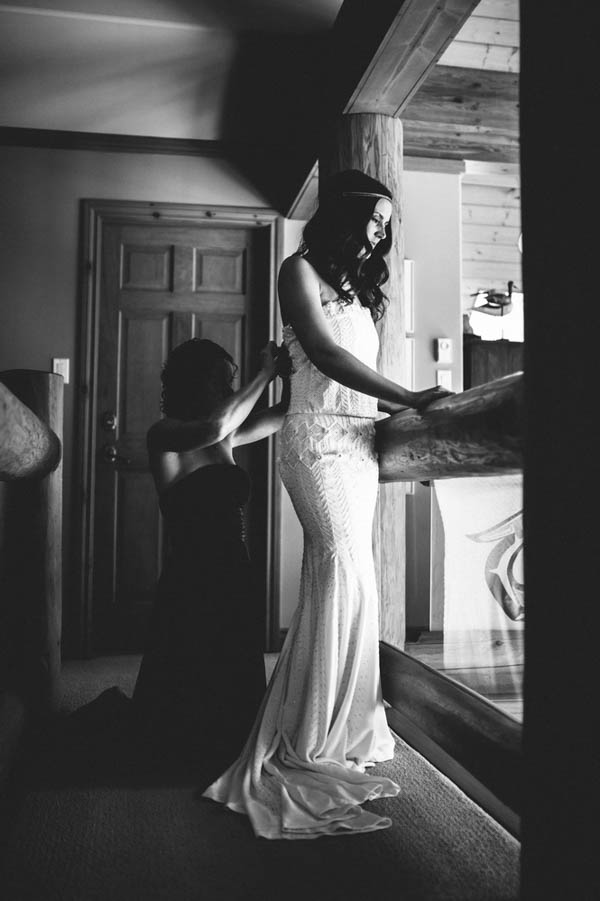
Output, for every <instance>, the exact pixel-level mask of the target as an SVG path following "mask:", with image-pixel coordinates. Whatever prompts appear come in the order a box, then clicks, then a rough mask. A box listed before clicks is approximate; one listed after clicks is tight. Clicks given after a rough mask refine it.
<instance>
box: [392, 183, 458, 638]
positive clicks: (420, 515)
mask: <svg viewBox="0 0 600 901" xmlns="http://www.w3.org/2000/svg"><path fill="white" fill-rule="evenodd" d="M403 192H404V203H403V222H404V241H405V255H406V257H407V259H411V260H414V300H415V332H414V334H415V388H416V389H421V388H427V387H429V386H430V385H434V384H436V370H437V369H438V368H440V367H439V364H437V363H436V361H435V359H434V356H433V341H434V338H441V337H444V338H451V339H452V341H453V343H454V362H453V363H452V365H451V366H448V367H446V366H444V367H443V368H449V369H451V370H452V382H453V384H452V387H453V390H455V391H460V390H461V388H462V319H461V187H460V174H458V173H438V172H435V173H430V172H405V173H404V175H403ZM430 503H431V490H430V489H429V488H426V487H424V486H422V485H420V484H419V483H417V484H416V485H415V493H414V494H413V495H408V497H407V523H406V528H407V536H406V540H407V555H406V556H407V560H406V580H407V584H406V624H407V627H408V628H410V627H423V626H424V627H430V628H432V629H436V628H441V626H440V625H439V624H438V623H437V622H435V621H434V622H430V600H431V596H430V523H431V515H430Z"/></svg>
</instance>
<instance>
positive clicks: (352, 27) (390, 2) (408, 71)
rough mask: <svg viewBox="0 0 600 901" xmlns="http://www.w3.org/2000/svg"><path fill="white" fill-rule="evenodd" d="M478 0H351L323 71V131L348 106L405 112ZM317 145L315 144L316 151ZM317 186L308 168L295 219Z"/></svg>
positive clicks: (295, 201) (292, 208) (293, 209)
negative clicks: (373, 1) (375, 0)
mask: <svg viewBox="0 0 600 901" xmlns="http://www.w3.org/2000/svg"><path fill="white" fill-rule="evenodd" d="M477 3H478V0H380V2H377V3H372V2H371V0H344V3H343V4H342V7H341V8H340V11H339V13H338V16H337V18H336V20H335V24H334V26H333V29H332V31H331V38H330V42H329V46H328V47H326V48H325V50H324V52H325V53H326V54H327V55H328V58H329V61H330V62H329V66H328V69H327V71H326V73H325V75H324V78H323V82H324V86H323V92H322V96H321V98H320V109H319V111H318V112H317V114H316V123H315V134H317V135H318V133H319V132H320V131H321V130H323V129H326V128H327V127H328V125H329V123H331V122H332V121H335V120H336V119H337V118H338V117H339V116H340V115H341V114H342V113H381V114H384V115H388V116H392V117H398V116H400V114H401V113H402V111H403V109H404V108H405V106H406V104H407V103H408V102H409V100H410V99H411V97H412V96H413V94H414V93H415V91H416V90H417V89H418V88H419V86H420V85H421V83H422V82H423V81H424V79H425V78H426V77H427V76H428V74H429V72H430V70H431V69H432V67H433V66H435V64H436V61H437V59H439V57H440V56H441V55H442V53H443V52H444V50H445V48H446V47H447V46H448V44H450V42H451V41H452V40H453V38H454V36H455V35H456V34H457V33H458V32H459V31H460V29H461V27H462V25H463V23H464V22H465V21H466V19H467V18H468V17H469V15H470V14H471V12H472V11H473V9H474V8H475V7H476V6H477ZM405 150H406V147H405ZM317 152H318V151H317V148H316V147H315V158H316V156H317ZM412 155H413V156H423V157H426V156H431V155H432V154H428V153H420V152H414V153H413V154H412ZM442 155H443V154H439V156H442ZM467 155H468V154H467ZM315 187H316V185H315V184H314V179H313V178H311V173H310V172H309V170H308V169H307V171H306V175H305V178H304V181H303V182H302V185H301V187H300V189H299V191H297V194H296V195H294V197H293V198H292V200H291V202H290V203H289V204H288V205H287V212H286V216H288V218H291V219H302V218H303V217H304V216H306V214H307V211H308V210H310V209H312V208H313V203H314V199H315V198H314V188H315Z"/></svg>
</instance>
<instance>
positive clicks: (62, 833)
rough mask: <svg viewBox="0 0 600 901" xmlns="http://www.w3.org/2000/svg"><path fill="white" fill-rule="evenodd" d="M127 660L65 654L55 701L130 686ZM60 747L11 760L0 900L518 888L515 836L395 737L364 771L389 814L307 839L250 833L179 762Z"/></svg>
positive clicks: (133, 665)
mask: <svg viewBox="0 0 600 901" xmlns="http://www.w3.org/2000/svg"><path fill="white" fill-rule="evenodd" d="M138 664H139V658H114V659H112V660H110V661H101V660H98V661H89V662H87V663H86V664H81V663H79V664H75V663H72V664H67V665H65V667H64V674H63V675H64V694H63V711H64V712H69V711H71V710H73V709H75V708H77V707H78V706H80V705H81V704H83V703H86V702H87V701H89V700H91V699H92V698H93V697H95V696H96V695H97V694H98V693H99V692H100V691H102V690H103V689H104V688H108V687H110V686H111V685H114V684H118V685H120V687H121V688H122V689H123V690H124V691H125V692H127V693H130V692H131V689H132V687H133V683H134V681H135V675H136V673H137V665H138ZM271 665H272V661H268V671H270V669H271ZM60 748H61V746H60V745H56V744H52V742H50V743H47V744H45V745H40V744H39V743H38V746H37V747H36V748H35V749H34V750H33V751H32V753H31V755H30V756H29V759H28V760H27V761H26V763H24V764H23V765H22V766H21V767H20V768H19V771H18V778H16V779H15V784H14V786H13V793H12V795H11V796H10V798H9V799H8V800H11V801H12V803H13V807H12V815H11V816H10V817H8V820H10V829H9V830H8V832H7V836H6V838H5V841H4V848H3V855H2V865H1V869H0V876H1V878H2V882H1V883H0V889H1V894H2V898H3V899H4V901H137V899H140V901H255V899H256V901H300V899H303V901H304V899H309V901H338V899H339V901H342V899H343V901H371V899H373V901H388V899H389V901H392V899H394V901H516V899H517V898H518V894H519V892H518V871H519V852H520V846H519V843H518V842H517V841H516V840H515V839H514V838H513V837H511V836H510V835H509V834H508V833H506V832H505V831H504V830H503V829H502V828H501V827H499V826H498V825H497V824H496V823H495V822H494V821H493V820H492V819H490V817H489V816H488V815H487V814H485V813H484V812H483V811H482V810H481V809H480V808H478V807H477V806H476V805H475V804H474V803H473V802H472V801H470V800H469V799H468V798H467V797H466V796H465V795H464V794H463V793H462V792H461V791H460V790H458V789H457V788H456V787H455V786H454V785H453V783H451V782H450V781H449V780H448V779H446V778H445V777H443V776H442V775H441V774H439V773H438V772H437V771H436V770H435V769H434V768H433V767H432V766H431V765H430V764H429V763H428V762H427V761H425V760H424V759H423V758H422V757H421V756H420V755H419V754H417V753H416V752H414V751H413V750H412V749H411V748H410V747H409V746H408V745H406V744H405V743H404V742H403V741H402V740H400V739H398V741H397V747H396V755H395V758H394V760H393V761H392V762H389V763H387V764H383V765H380V766H379V767H377V771H378V772H381V773H382V774H385V775H387V776H390V777H391V778H392V779H395V780H396V781H398V782H399V783H400V785H401V786H402V792H401V794H400V795H399V796H398V797H397V798H394V799H386V800H382V801H377V802H372V803H371V805H370V806H372V807H373V808H374V809H377V810H379V811H381V812H385V813H387V815H388V816H390V817H391V818H392V821H393V825H392V827H391V828H389V829H386V830H382V831H380V832H375V833H371V834H365V835H355V836H345V837H325V838H321V839H317V840H315V841H267V840H264V839H256V838H255V837H254V835H253V833H252V831H251V828H250V825H249V823H248V820H247V819H246V818H245V817H243V816H240V815H238V814H235V813H232V812H231V811H229V810H227V809H226V808H223V807H221V806H220V805H218V804H215V803H214V802H211V801H208V800H206V799H201V798H199V797H198V791H197V790H198V787H202V786H201V784H200V783H199V782H198V780H194V779H190V778H189V776H186V774H185V772H183V771H181V772H177V773H174V772H172V773H166V774H165V773H164V772H163V773H162V775H161V777H160V778H159V779H150V778H146V777H145V776H144V775H139V774H138V778H131V777H132V774H133V775H134V771H135V761H131V760H129V761H127V760H121V759H120V757H119V745H118V743H117V744H115V745H113V751H114V754H115V759H114V760H112V761H111V765H110V766H109V767H106V766H104V767H101V768H100V769H99V770H95V769H94V766H93V760H94V753H93V751H94V749H93V748H92V747H91V746H90V745H89V744H88V745H87V746H85V747H83V746H78V747H76V750H77V751H78V753H79V754H80V757H79V759H78V760H76V759H75V758H74V757H73V758H72V759H71V760H69V757H68V754H67V755H66V758H65V756H64V754H63V753H62V752H60V753H59V749H60ZM63 750H64V746H63ZM105 752H106V749H102V755H103V757H104V754H105ZM71 753H73V748H71ZM81 755H88V759H87V761H86V762H84V763H85V765H83V766H82V765H81V764H82V761H81ZM90 761H92V763H90ZM97 762H98V761H96V763H97ZM103 763H106V760H103Z"/></svg>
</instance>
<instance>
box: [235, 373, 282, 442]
mask: <svg viewBox="0 0 600 901" xmlns="http://www.w3.org/2000/svg"><path fill="white" fill-rule="evenodd" d="M289 405H290V380H289V377H288V378H284V379H283V385H282V390H281V398H280V400H279V402H278V403H276V404H274V405H273V406H272V407H269V408H268V409H267V410H261V411H260V412H258V413H252V414H251V415H250V416H249V417H248V419H247V420H246V422H244V423H243V424H242V425H241V426H240V427H239V428H238V429H236V430H235V432H234V433H233V436H232V441H231V444H232V446H233V447H239V446H240V445H242V444H251V443H252V442H254V441H260V440H261V439H262V438H268V437H269V435H272V434H273V433H274V432H277V431H279V429H280V428H281V426H282V425H283V420H284V418H285V414H286V413H287V409H288V407H289Z"/></svg>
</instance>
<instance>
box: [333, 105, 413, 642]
mask: <svg viewBox="0 0 600 901" xmlns="http://www.w3.org/2000/svg"><path fill="white" fill-rule="evenodd" d="M344 169H360V170H361V171H363V172H366V173H367V174H368V175H371V176H372V177H373V178H376V179H378V180H379V181H381V182H383V184H385V185H387V187H388V188H389V189H390V191H391V192H392V196H393V197H394V209H393V213H392V235H393V242H392V248H391V251H390V254H389V258H388V267H389V270H390V279H389V281H388V282H387V283H386V285H385V292H386V294H387V296H388V298H389V305H388V308H387V310H386V313H385V316H384V317H383V318H382V319H381V320H380V322H379V323H378V331H379V341H380V353H379V360H378V369H379V371H380V372H381V373H382V374H383V375H386V376H387V377H388V378H391V379H394V380H395V381H397V382H401V381H402V378H403V354H402V348H403V346H404V343H405V333H404V316H403V310H402V268H403V259H404V241H403V232H402V225H401V215H402V182H401V177H402V123H401V121H400V120H399V119H395V118H392V117H390V116H382V115H379V114H371V113H361V114H356V115H349V116H342V117H341V118H340V119H338V120H336V121H335V122H334V123H333V124H332V125H331V127H330V129H329V132H328V133H327V134H326V135H325V136H324V141H323V150H322V153H321V157H320V160H319V172H320V177H321V179H324V178H326V177H327V175H329V174H332V173H334V172H338V171H341V170H344ZM321 183H322V182H321ZM404 492H405V489H404V486H401V485H385V486H382V487H381V489H380V492H379V499H378V503H377V509H376V511H375V522H374V533H373V550H374V557H375V565H376V568H377V574H378V585H379V606H380V632H381V636H382V637H383V638H385V640H386V641H389V642H391V643H392V644H394V645H396V646H397V647H403V645H404V634H405V619H406V611H405V569H406V549H405V544H406V542H405V515H406V514H405V494H404Z"/></svg>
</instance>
